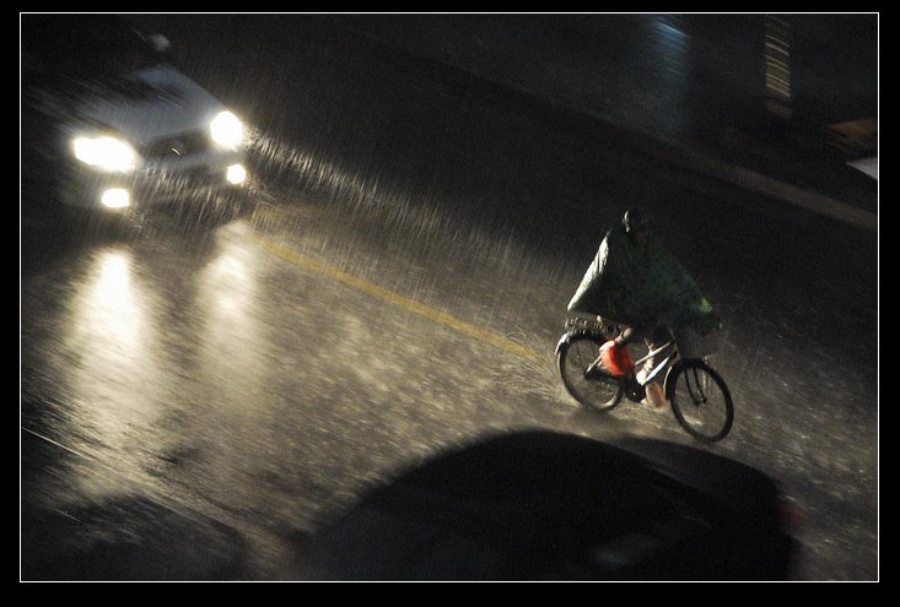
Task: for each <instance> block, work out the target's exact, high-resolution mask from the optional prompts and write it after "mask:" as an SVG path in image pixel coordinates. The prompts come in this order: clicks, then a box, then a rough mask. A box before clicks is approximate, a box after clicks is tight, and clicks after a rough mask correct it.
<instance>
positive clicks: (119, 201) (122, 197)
mask: <svg viewBox="0 0 900 607" xmlns="http://www.w3.org/2000/svg"><path fill="white" fill-rule="evenodd" d="M100 202H101V203H102V204H103V206H104V207H106V208H108V209H123V208H125V207H127V206H128V205H130V204H131V196H130V195H129V193H128V190H126V189H125V188H110V189H108V190H104V192H103V194H102V195H101V196H100Z"/></svg>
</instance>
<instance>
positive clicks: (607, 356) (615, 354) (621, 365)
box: [600, 340, 634, 377]
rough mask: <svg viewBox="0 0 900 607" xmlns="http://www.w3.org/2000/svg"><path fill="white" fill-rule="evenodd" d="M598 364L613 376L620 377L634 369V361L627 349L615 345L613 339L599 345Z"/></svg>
mask: <svg viewBox="0 0 900 607" xmlns="http://www.w3.org/2000/svg"><path fill="white" fill-rule="evenodd" d="M600 364H601V365H602V367H603V369H604V370H605V371H606V372H607V373H609V374H610V375H612V376H613V377H622V376H623V375H627V374H629V373H631V372H632V371H633V370H634V362H633V361H632V360H631V355H630V354H628V350H626V349H625V348H624V347H620V346H617V345H616V342H615V341H613V340H610V341H608V342H606V343H605V344H603V345H602V346H600Z"/></svg>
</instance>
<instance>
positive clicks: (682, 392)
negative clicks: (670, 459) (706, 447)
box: [666, 359, 734, 443]
mask: <svg viewBox="0 0 900 607" xmlns="http://www.w3.org/2000/svg"><path fill="white" fill-rule="evenodd" d="M666 397H667V398H668V399H669V402H670V403H671V404H672V412H673V413H674V414H675V419H677V420H678V423H679V424H680V425H681V427H682V428H684V429H685V430H686V431H687V433H688V434H690V435H691V436H693V437H694V438H695V439H697V440H698V441H700V442H701V443H714V442H716V441H720V440H722V439H723V438H725V436H727V435H728V433H729V432H730V431H731V426H732V425H734V403H733V402H732V400H731V392H730V391H729V390H728V386H727V385H726V384H725V380H724V379H722V376H720V375H719V374H718V373H717V372H716V370H715V369H713V368H712V367H710V366H709V365H708V364H707V363H705V362H704V361H702V360H700V359H687V360H682V361H679V362H678V363H676V364H675V366H674V367H672V369H671V370H670V371H669V373H668V375H667V377H666Z"/></svg>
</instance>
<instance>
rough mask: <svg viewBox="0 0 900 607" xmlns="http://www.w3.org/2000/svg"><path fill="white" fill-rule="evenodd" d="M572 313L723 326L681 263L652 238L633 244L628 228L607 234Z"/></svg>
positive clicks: (637, 322) (640, 321)
mask: <svg viewBox="0 0 900 607" xmlns="http://www.w3.org/2000/svg"><path fill="white" fill-rule="evenodd" d="M568 310H569V311H572V312H582V313H586V314H591V315H597V316H602V317H603V318H605V319H608V320H611V321H615V322H618V323H622V324H626V325H631V326H637V325H657V324H658V325H664V326H668V327H672V328H675V327H681V326H692V327H694V328H697V329H699V330H701V332H704V333H705V332H706V331H707V330H708V328H711V327H710V326H709V325H710V324H715V323H716V322H717V321H716V320H715V317H714V314H713V311H712V307H711V306H710V304H709V302H708V301H707V300H706V298H705V297H704V296H703V294H702V293H701V292H700V289H699V288H698V287H697V285H696V284H695V282H694V279H693V278H692V277H691V276H690V274H688V272H687V271H686V270H685V269H684V268H683V267H682V266H681V264H680V263H678V261H677V260H676V259H675V258H674V257H672V255H671V254H669V252H668V251H666V250H665V249H663V248H662V247H661V246H660V245H659V243H658V242H657V241H656V240H655V239H654V238H652V237H649V238H646V239H644V240H643V242H640V243H635V242H632V240H631V239H630V238H629V236H628V234H627V233H626V232H625V228H624V226H622V225H617V226H616V227H614V228H612V229H611V230H610V231H609V232H607V233H606V236H605V237H604V238H603V242H602V243H600V249H599V250H598V251H597V254H596V255H595V256H594V259H593V261H592V262H591V265H590V266H589V267H588V269H587V271H586V272H585V274H584V278H582V280H581V284H580V285H579V286H578V289H577V291H576V292H575V295H574V296H573V297H572V300H571V301H570V302H569V306H568Z"/></svg>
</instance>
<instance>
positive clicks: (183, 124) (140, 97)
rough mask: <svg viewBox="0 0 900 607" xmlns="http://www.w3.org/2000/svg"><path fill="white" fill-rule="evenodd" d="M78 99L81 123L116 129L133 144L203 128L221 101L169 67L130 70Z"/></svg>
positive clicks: (220, 108) (218, 109) (157, 66)
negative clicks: (94, 92) (92, 92)
mask: <svg viewBox="0 0 900 607" xmlns="http://www.w3.org/2000/svg"><path fill="white" fill-rule="evenodd" d="M96 92H97V93H98V94H95V95H90V96H87V97H85V98H83V99H82V100H81V101H80V103H79V105H78V108H77V114H78V116H79V118H81V119H82V120H83V121H85V122H89V123H95V124H100V125H103V126H105V127H109V128H112V129H115V130H116V131H118V132H119V133H120V134H121V135H124V136H125V137H126V138H128V139H129V140H130V141H131V142H132V143H135V144H138V145H140V144H143V143H148V142H150V141H153V140H154V139H157V138H159V137H165V136H167V135H173V134H176V133H184V132H187V131H192V130H197V129H201V128H206V126H207V125H208V124H209V121H210V120H211V119H212V118H213V117H214V116H215V115H216V114H217V113H218V112H220V111H222V110H223V109H224V106H223V105H222V103H221V102H220V101H219V100H218V99H216V98H215V97H214V96H213V95H212V94H211V93H209V92H208V91H206V90H205V89H204V88H203V87H201V86H200V85H199V84H197V83H196V82H194V81H193V80H191V79H190V78H188V77H187V76H186V75H184V74H183V73H182V72H180V71H178V70H177V69H175V68H174V67H172V66H171V65H167V64H159V65H156V66H153V67H151V68H147V69H144V70H141V71H138V72H133V73H131V74H128V75H126V76H123V77H121V78H119V79H118V80H117V82H116V83H115V84H114V85H111V86H108V87H104V88H103V89H102V94H100V93H101V91H100V90H98V91H96Z"/></svg>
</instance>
